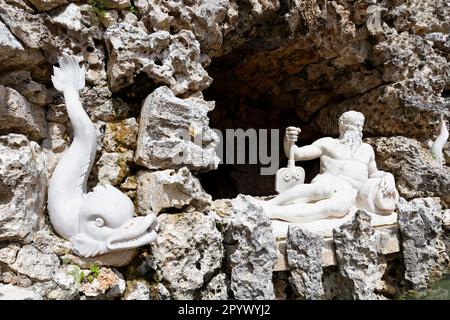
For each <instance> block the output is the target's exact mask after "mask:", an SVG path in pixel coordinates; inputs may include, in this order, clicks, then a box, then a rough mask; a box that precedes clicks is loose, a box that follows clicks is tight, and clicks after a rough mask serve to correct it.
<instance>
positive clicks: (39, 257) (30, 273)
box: [10, 245, 60, 281]
mask: <svg viewBox="0 0 450 320" xmlns="http://www.w3.org/2000/svg"><path fill="white" fill-rule="evenodd" d="M59 265H60V263H59V259H58V256H57V255H56V254H47V253H43V252H41V251H40V250H38V249H37V248H36V247H34V246H32V245H26V246H24V247H22V248H21V249H20V250H19V252H18V253H17V257H16V260H15V261H14V263H13V264H11V265H10V268H11V269H12V270H14V271H15V272H18V273H20V274H22V275H25V276H27V277H29V278H30V279H32V280H38V281H48V280H51V279H52V278H53V276H54V274H55V271H56V270H57V269H58V267H59Z"/></svg>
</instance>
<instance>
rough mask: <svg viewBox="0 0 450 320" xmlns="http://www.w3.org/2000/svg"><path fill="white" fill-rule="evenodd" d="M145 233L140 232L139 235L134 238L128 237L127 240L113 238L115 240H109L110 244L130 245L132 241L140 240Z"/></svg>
mask: <svg viewBox="0 0 450 320" xmlns="http://www.w3.org/2000/svg"><path fill="white" fill-rule="evenodd" d="M145 235H146V234H142V235H140V236H137V237H135V238H132V239H128V240H115V241H111V245H113V246H117V245H130V244H132V243H133V242H136V241H138V240H140V239H141V238H143V237H144V236H145Z"/></svg>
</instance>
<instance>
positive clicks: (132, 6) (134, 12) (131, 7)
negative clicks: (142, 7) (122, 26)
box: [128, 4, 137, 15]
mask: <svg viewBox="0 0 450 320" xmlns="http://www.w3.org/2000/svg"><path fill="white" fill-rule="evenodd" d="M128 11H129V12H131V13H132V14H134V15H136V13H137V9H136V7H135V6H134V4H131V6H130V7H129V8H128Z"/></svg>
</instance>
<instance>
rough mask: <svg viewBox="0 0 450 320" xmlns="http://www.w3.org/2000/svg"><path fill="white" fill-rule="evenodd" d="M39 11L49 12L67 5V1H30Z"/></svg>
mask: <svg viewBox="0 0 450 320" xmlns="http://www.w3.org/2000/svg"><path fill="white" fill-rule="evenodd" d="M30 2H31V4H32V5H33V6H35V7H36V9H38V10H39V11H49V10H52V9H54V8H57V7H60V6H62V5H64V4H66V3H67V1H66V0H30Z"/></svg>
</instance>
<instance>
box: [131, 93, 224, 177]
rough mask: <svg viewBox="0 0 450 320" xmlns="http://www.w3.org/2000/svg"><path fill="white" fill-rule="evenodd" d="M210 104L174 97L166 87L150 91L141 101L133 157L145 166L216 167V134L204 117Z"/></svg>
mask: <svg viewBox="0 0 450 320" xmlns="http://www.w3.org/2000/svg"><path fill="white" fill-rule="evenodd" d="M213 108H214V104H213V103H212V102H206V101H204V100H202V99H199V98H187V99H180V98H177V97H175V95H174V93H173V92H172V91H171V90H170V89H169V88H167V87H159V88H158V89H156V90H155V91H153V93H152V94H150V95H149V96H148V97H147V98H146V99H145V101H144V103H143V105H142V110H141V118H140V121H139V133H138V140H137V147H136V153H135V158H134V161H135V162H136V163H137V164H139V165H141V166H144V167H146V168H148V169H170V168H181V167H183V166H186V167H187V168H188V169H190V170H211V169H216V168H217V166H218V164H219V158H218V157H217V155H216V150H215V149H216V146H217V144H218V143H219V138H218V136H217V134H216V133H215V132H214V131H213V130H211V129H210V128H209V119H208V117H207V113H208V112H209V111H211V110H212V109H213ZM192 140H194V141H192Z"/></svg>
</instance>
